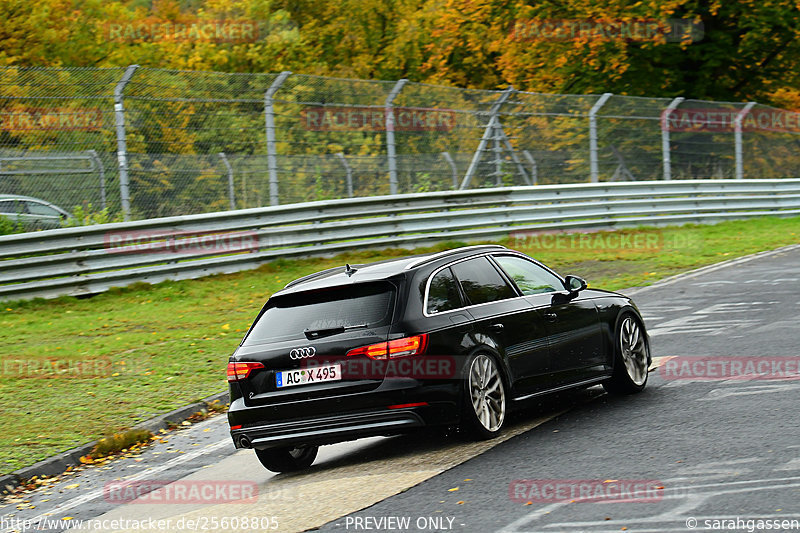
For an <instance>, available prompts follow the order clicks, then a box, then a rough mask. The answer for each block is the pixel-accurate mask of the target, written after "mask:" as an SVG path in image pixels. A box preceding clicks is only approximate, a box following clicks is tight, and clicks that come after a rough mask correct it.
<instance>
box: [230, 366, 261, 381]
mask: <svg viewBox="0 0 800 533" xmlns="http://www.w3.org/2000/svg"><path fill="white" fill-rule="evenodd" d="M259 368H264V365H262V364H261V363H228V381H239V380H241V379H247V377H248V376H249V375H250V372H252V371H253V370H257V369H259Z"/></svg>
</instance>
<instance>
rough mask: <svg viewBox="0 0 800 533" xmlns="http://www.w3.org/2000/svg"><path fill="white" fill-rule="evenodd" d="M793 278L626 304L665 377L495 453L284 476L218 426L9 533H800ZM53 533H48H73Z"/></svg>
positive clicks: (56, 494)
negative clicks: (119, 484)
mask: <svg viewBox="0 0 800 533" xmlns="http://www.w3.org/2000/svg"><path fill="white" fill-rule="evenodd" d="M798 265H800V246H794V247H789V248H786V249H783V250H780V251H777V252H771V253H767V254H762V255H760V256H758V257H755V258H748V259H747V260H744V261H742V260H739V261H736V262H732V263H729V264H727V265H724V266H722V267H712V268H708V269H704V270H703V271H700V272H696V273H693V274H690V275H688V276H683V277H680V278H678V279H675V280H671V281H669V282H667V283H662V284H659V285H656V286H653V287H648V288H646V289H639V290H636V291H630V294H631V295H632V296H634V299H635V300H636V302H637V303H638V305H639V307H640V309H641V310H642V312H643V313H644V315H645V319H646V322H647V326H648V329H649V332H650V335H651V339H652V349H653V355H654V356H655V357H657V358H658V359H657V365H658V367H659V368H658V369H656V370H654V371H652V372H651V373H650V381H649V384H648V388H647V390H646V391H645V392H644V393H643V394H640V395H636V396H632V397H625V398H617V397H610V396H608V395H606V394H604V393H603V392H602V389H601V388H599V387H595V388H592V389H588V390H585V391H578V392H573V393H569V394H563V395H559V396H550V397H547V398H545V399H543V400H540V401H538V402H537V403H533V404H530V405H528V406H527V407H526V409H525V410H524V411H522V412H520V413H517V414H516V415H515V416H514V417H513V419H512V420H511V421H510V422H511V423H510V424H509V428H508V431H506V433H505V434H504V435H503V437H502V438H501V439H497V440H494V441H491V442H481V443H470V442H465V441H464V440H463V439H461V438H460V437H458V436H453V435H447V434H444V433H443V432H426V433H422V434H419V435H414V436H413V437H395V438H375V439H365V440H362V441H356V442H353V443H345V444H341V445H336V446H330V447H325V448H323V449H322V450H321V451H320V456H319V458H318V459H317V462H316V463H315V464H314V466H313V467H312V468H311V469H309V471H307V472H305V473H302V474H297V475H279V476H276V475H273V474H271V473H269V472H267V471H266V470H264V469H263V468H262V467H261V466H260V464H258V462H257V460H256V459H255V457H254V455H253V454H252V452H250V451H248V450H242V451H239V452H235V451H234V449H233V446H232V444H231V443H230V440H229V437H228V434H227V425H226V423H225V419H224V417H221V416H219V417H215V418H212V419H209V420H206V421H204V422H201V423H199V424H195V425H193V426H191V427H188V428H187V429H183V430H180V431H176V432H173V433H170V434H169V435H167V436H166V438H165V441H166V442H163V443H156V444H154V445H153V446H151V447H149V448H148V449H147V450H146V451H144V452H143V453H141V454H140V455H136V456H131V457H127V458H122V459H119V460H116V461H113V462H110V463H108V464H107V465H104V466H96V467H90V468H86V469H84V470H82V471H80V472H77V473H75V474H73V475H71V476H67V477H64V478H63V479H62V480H61V481H59V482H58V483H57V484H55V485H52V486H49V487H45V488H42V489H38V490H37V491H36V492H35V493H31V494H26V495H25V496H24V498H23V499H21V500H19V501H12V502H10V503H5V504H3V505H2V506H0V513H2V514H0V520H2V523H0V525H2V527H0V530H4V531H14V530H19V531H22V528H21V527H20V523H19V522H17V523H14V522H11V521H12V520H25V519H28V520H37V521H40V520H43V519H48V520H50V519H53V520H58V519H63V518H67V517H69V518H70V520H69V521H68V522H69V523H71V524H72V525H73V527H77V526H78V524H79V523H80V521H81V520H88V519H97V520H104V521H105V522H97V523H102V524H103V525H104V527H103V529H102V530H103V531H113V530H122V531H131V532H133V531H190V530H191V531H260V530H269V529H272V530H276V531H302V530H305V529H311V528H319V529H320V530H322V531H386V530H395V531H469V532H472V531H476V532H482V531H497V532H508V533H512V532H515V533H521V532H547V531H553V532H559V531H587V532H601V531H608V532H611V531H614V532H617V531H629V532H661V531H762V530H764V531H768V530H771V531H792V530H794V531H800V430H798V420H800V415H798V407H797V406H798V399H800V383H799V382H798V379H800V374H798V372H797V370H798V367H797V365H798V362H799V361H798V360H800V354H798V346H800V333H799V332H798V326H797V324H798V323H799V322H800V267H798ZM578 274H579V273H578ZM707 357H713V359H707ZM698 361H699V362H702V364H701V365H698V364H697V362H698ZM734 363H736V364H739V365H744V368H747V366H746V365H748V364H749V365H750V367H751V368H753V367H755V368H758V369H759V370H758V372H760V373H761V374H762V375H761V376H760V379H754V378H753V376H752V375H746V374H747V373H746V372H745V374H742V373H738V370H736V371H734V368H736V369H741V368H743V367H742V366H738V367H737V366H734ZM760 363H762V364H761V366H758V365H759V364H760ZM726 365H727V366H726ZM726 368H727V369H728V370H725V369H726ZM720 369H722V370H720ZM765 369H766V370H765ZM792 375H793V379H792ZM779 378H780V379H779ZM120 479H133V480H140V481H148V480H149V481H153V480H157V481H158V482H160V483H162V484H164V483H167V482H175V483H178V484H181V483H183V484H187V483H199V484H202V483H211V482H214V483H218V484H226V483H227V484H229V485H230V484H233V485H237V484H238V485H237V486H244V487H245V488H247V487H249V488H250V489H252V490H254V497H253V498H250V499H249V500H240V501H222V500H221V499H219V498H217V500H215V501H213V502H204V503H181V504H179V505H178V504H175V503H165V502H164V501H163V500H162V501H159V500H157V499H156V498H155V497H154V496H155V495H156V494H158V493H153V494H151V495H149V497H143V498H142V499H141V500H140V501H137V502H132V503H128V502H120V501H118V500H115V499H114V498H110V497H109V494H108V485H107V484H108V483H109V482H113V481H114V480H120ZM104 487H106V492H105V493H104ZM240 488H241V487H240ZM161 490H163V489H161ZM31 507H33V508H31ZM223 518H224V519H226V520H227V522H226V527H222V526H221V525H220V524H221V522H220V520H221V519H223ZM233 518H237V519H238V520H240V522H237V523H234V522H232V521H231V520H232V519H233ZM245 518H247V519H248V520H250V521H249V522H248V524H247V525H246V526H245V525H244V520H243V519H245ZM148 519H154V520H156V519H160V520H164V521H165V522H164V523H162V524H160V525H157V526H154V525H153V522H149V523H148V522H146V521H147V520H148ZM254 519H255V520H256V522H253V521H252V520H254ZM167 520H169V521H170V522H169V524H168V525H165V524H167V522H166V521H167ZM180 520H183V522H179V521H180ZM214 520H216V522H214ZM792 520H794V523H792V522H791V521H792ZM759 521H760V522H759ZM190 522H191V524H190ZM214 524H216V527H212V526H213V525H214ZM254 524H258V527H251V526H252V525H254ZM41 525H43V526H44V525H45V524H44V523H43V522H42V523H41ZM190 525H191V526H192V527H189V526H190ZM234 525H236V526H237V527H233V526H234ZM759 525H760V526H762V527H761V528H759ZM49 526H51V527H41V528H40V529H38V530H40V531H41V530H46V531H61V530H63V529H65V526H64V523H61V524H49Z"/></svg>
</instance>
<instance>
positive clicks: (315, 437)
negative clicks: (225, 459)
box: [228, 380, 460, 449]
mask: <svg viewBox="0 0 800 533" xmlns="http://www.w3.org/2000/svg"><path fill="white" fill-rule="evenodd" d="M387 389H389V390H387ZM459 390H460V387H459V386H458V384H456V383H442V382H439V383H436V384H428V386H424V385H421V384H420V382H416V381H413V380H408V381H405V382H395V383H384V384H383V385H382V386H381V387H379V388H378V389H376V390H373V391H370V392H365V393H360V394H355V395H343V396H331V397H324V398H317V399H314V400H305V401H296V402H286V403H278V404H272V405H257V406H255V405H250V406H248V405H245V403H244V400H243V399H242V398H237V399H235V400H234V401H233V402H232V403H231V405H230V409H229V410H228V421H229V423H230V424H231V426H233V427H235V426H239V425H241V427H240V428H237V429H234V430H231V438H232V439H233V443H234V445H235V446H236V447H237V448H258V449H267V448H277V447H282V446H296V445H301V444H302V445H323V444H333V443H336V442H343V441H347V440H354V439H359V438H363V437H372V436H380V435H393V434H398V433H405V432H408V431H413V430H414V429H416V428H420V427H423V426H432V425H440V424H452V423H456V422H458V419H459V415H458V413H459V412H460V406H459V401H460V398H459V392H458V391H459ZM407 404H421V405H411V406H408V407H399V408H398V405H407ZM392 407H394V408H392Z"/></svg>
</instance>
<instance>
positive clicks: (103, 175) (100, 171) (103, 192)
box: [86, 150, 106, 209]
mask: <svg viewBox="0 0 800 533" xmlns="http://www.w3.org/2000/svg"><path fill="white" fill-rule="evenodd" d="M86 153H87V154H89V157H90V158H91V160H92V162H93V163H94V164H95V166H96V167H97V173H98V174H100V209H105V208H106V169H105V168H104V167H103V162H102V161H100V156H98V155H97V151H96V150H86Z"/></svg>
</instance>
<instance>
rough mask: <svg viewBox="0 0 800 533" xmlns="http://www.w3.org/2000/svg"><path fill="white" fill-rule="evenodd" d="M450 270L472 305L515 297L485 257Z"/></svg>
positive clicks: (471, 260)
mask: <svg viewBox="0 0 800 533" xmlns="http://www.w3.org/2000/svg"><path fill="white" fill-rule="evenodd" d="M451 268H452V270H453V273H454V274H455V276H456V278H458V281H459V282H460V283H461V287H462V288H463V289H464V294H466V295H467V299H468V300H469V303H470V304H472V305H476V304H482V303H487V302H494V301H497V300H505V299H507V298H513V297H514V296H516V293H515V292H514V289H513V288H512V287H511V285H509V284H508V282H506V280H505V279H503V276H502V275H501V274H500V272H498V271H497V269H496V268H495V267H494V266H493V265H492V264H491V263H490V262H489V260H488V259H487V258H486V257H478V258H476V259H469V260H467V261H462V262H461V263H456V264H455V265H453V266H452V267H451Z"/></svg>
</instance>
